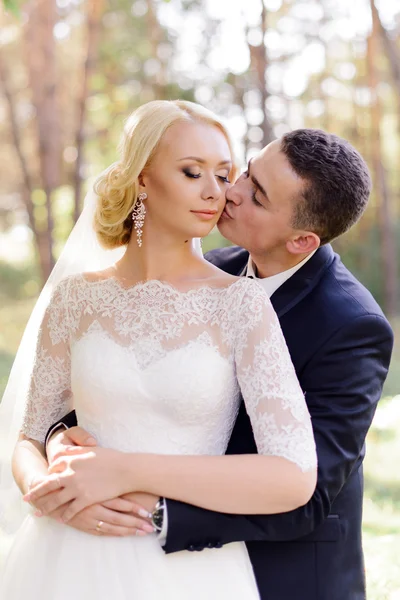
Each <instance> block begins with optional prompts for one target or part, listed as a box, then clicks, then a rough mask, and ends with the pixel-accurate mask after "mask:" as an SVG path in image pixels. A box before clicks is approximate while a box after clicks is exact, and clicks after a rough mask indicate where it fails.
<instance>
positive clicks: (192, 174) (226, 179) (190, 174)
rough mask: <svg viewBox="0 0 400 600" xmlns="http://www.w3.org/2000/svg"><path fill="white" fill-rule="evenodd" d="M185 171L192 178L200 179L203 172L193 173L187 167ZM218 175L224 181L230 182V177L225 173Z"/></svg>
mask: <svg viewBox="0 0 400 600" xmlns="http://www.w3.org/2000/svg"><path fill="white" fill-rule="evenodd" d="M183 172H184V174H185V175H186V177H189V178H190V179H200V177H201V173H191V172H190V171H186V169H183ZM217 177H218V179H220V180H221V181H223V182H224V183H230V180H229V179H228V177H224V176H223V175H217Z"/></svg>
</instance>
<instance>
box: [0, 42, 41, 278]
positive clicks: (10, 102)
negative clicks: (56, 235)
mask: <svg viewBox="0 0 400 600" xmlns="http://www.w3.org/2000/svg"><path fill="white" fill-rule="evenodd" d="M0 83H1V86H2V88H3V93H4V97H5V99H6V103H7V107H8V113H9V120H10V129H11V135H12V139H13V142H14V147H15V151H16V154H17V157H18V161H19V165H20V168H21V174H22V182H23V186H22V189H21V193H22V200H23V202H24V204H25V207H26V212H27V214H28V222H29V226H30V228H31V230H32V232H33V236H34V240H35V245H36V249H37V252H38V255H39V265H40V271H41V276H42V280H43V281H45V280H46V279H47V277H48V274H49V265H48V252H47V249H46V239H45V236H44V235H43V232H41V231H39V230H38V228H37V226H36V221H35V214H34V206H33V202H32V193H33V189H34V185H33V182H32V178H31V174H30V172H29V168H28V163H27V160H26V158H25V155H24V152H23V149H22V141H21V133H20V130H19V127H18V119H17V116H16V111H15V108H16V104H17V103H16V100H15V98H14V96H13V93H12V90H11V86H10V85H9V78H8V75H7V71H6V68H5V65H4V61H3V57H2V55H1V53H0Z"/></svg>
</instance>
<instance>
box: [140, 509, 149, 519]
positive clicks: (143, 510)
mask: <svg viewBox="0 0 400 600" xmlns="http://www.w3.org/2000/svg"><path fill="white" fill-rule="evenodd" d="M139 517H143V518H144V519H151V517H152V514H151V513H149V512H147V510H145V509H144V508H141V509H140V510H139Z"/></svg>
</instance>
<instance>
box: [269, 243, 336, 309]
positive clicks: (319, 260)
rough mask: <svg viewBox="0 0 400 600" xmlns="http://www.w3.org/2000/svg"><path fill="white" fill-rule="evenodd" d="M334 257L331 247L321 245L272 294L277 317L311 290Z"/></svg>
mask: <svg viewBox="0 0 400 600" xmlns="http://www.w3.org/2000/svg"><path fill="white" fill-rule="evenodd" d="M334 258H335V254H334V252H333V250H332V247H331V246H330V245H326V246H322V247H321V248H319V250H317V252H316V253H315V254H314V256H313V257H312V258H310V260H309V261H308V262H306V264H305V265H304V266H303V267H301V269H299V270H298V271H296V273H295V274H294V275H292V277H291V278H290V279H288V280H287V281H285V283H284V284H282V285H281V286H280V287H279V288H278V289H277V290H276V292H275V293H274V294H272V296H271V303H272V306H273V307H274V309H275V311H276V313H277V315H278V317H279V318H281V317H283V315H284V314H286V313H287V312H288V311H289V310H290V309H292V308H293V307H294V306H296V304H298V303H299V302H300V300H302V299H303V298H304V297H305V296H307V294H309V293H310V292H311V290H312V289H313V288H314V287H315V286H316V285H317V283H318V282H319V281H320V279H321V277H322V276H323V274H324V273H325V271H326V269H327V268H328V267H329V266H330V265H331V264H332V262H333V260H334Z"/></svg>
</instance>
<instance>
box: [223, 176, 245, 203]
mask: <svg viewBox="0 0 400 600" xmlns="http://www.w3.org/2000/svg"><path fill="white" fill-rule="evenodd" d="M242 187H243V186H242V185H241V178H240V177H239V179H238V180H237V181H236V183H234V184H233V185H232V186H231V187H230V188H229V189H228V190H226V194H225V198H226V200H227V202H233V203H234V204H237V205H239V204H241V203H242V200H243V194H242V192H243V190H242Z"/></svg>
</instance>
